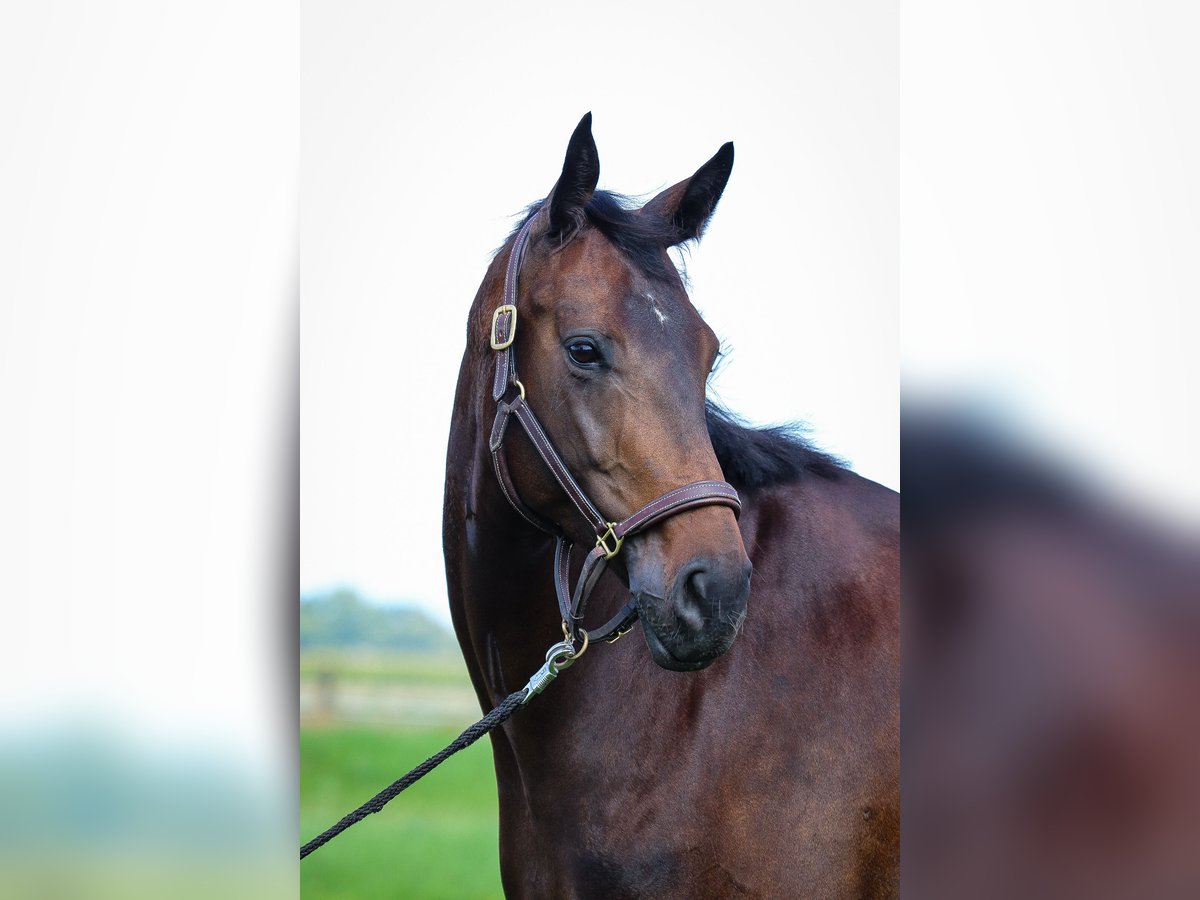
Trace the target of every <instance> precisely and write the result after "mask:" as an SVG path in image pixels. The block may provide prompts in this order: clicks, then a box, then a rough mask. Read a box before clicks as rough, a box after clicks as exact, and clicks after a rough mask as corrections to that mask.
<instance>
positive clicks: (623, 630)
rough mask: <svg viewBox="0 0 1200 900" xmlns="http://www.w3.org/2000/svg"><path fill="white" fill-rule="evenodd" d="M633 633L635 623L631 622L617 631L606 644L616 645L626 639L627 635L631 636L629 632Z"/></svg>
mask: <svg viewBox="0 0 1200 900" xmlns="http://www.w3.org/2000/svg"><path fill="white" fill-rule="evenodd" d="M631 631H633V622H630V623H629V624H628V625H622V626H620V627H619V628H618V629H617V632H616V634H614V635H613V636H612V637H610V638H609V639H608V640H607V641H605V642H604V643H606V644H615V643H616V642H617V641H619V640H620V639H621V638H623V637H625V635H627V634H629V632H631Z"/></svg>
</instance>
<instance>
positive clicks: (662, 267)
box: [497, 191, 679, 279]
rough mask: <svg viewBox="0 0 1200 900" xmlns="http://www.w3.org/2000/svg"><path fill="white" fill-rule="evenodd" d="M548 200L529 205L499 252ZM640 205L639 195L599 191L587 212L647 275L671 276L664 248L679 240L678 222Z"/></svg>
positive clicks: (588, 204)
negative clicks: (646, 211) (648, 213)
mask: <svg viewBox="0 0 1200 900" xmlns="http://www.w3.org/2000/svg"><path fill="white" fill-rule="evenodd" d="M545 202H546V201H545V200H538V201H537V202H535V203H531V204H529V206H527V207H526V208H525V213H524V214H523V215H522V216H521V218H520V220H519V221H518V222H517V224H516V225H515V226H514V227H513V230H512V232H510V233H509V235H508V237H507V238H505V239H504V244H503V245H501V247H500V248H499V249H498V250H497V252H500V250H503V249H504V247H505V246H507V245H508V243H509V241H511V240H512V239H513V238H514V237H515V236H516V234H517V232H518V231H520V230H521V226H522V225H524V224H525V223H526V222H528V221H529V220H530V219H531V218H533V216H534V215H536V214H537V211H538V210H539V209H541V208H542V204H543V203H545ZM638 205H639V203H638V200H637V198H635V197H629V196H627V195H625V194H617V193H614V192H613V191H595V192H594V193H593V194H592V198H591V199H590V200H589V201H588V203H587V206H586V207H584V214H585V215H586V217H587V221H588V224H590V225H592V226H593V227H594V228H595V229H596V230H597V231H599V232H600V233H601V234H603V235H604V236H605V237H606V238H607V239H608V240H609V242H610V243H612V244H613V245H614V246H615V247H616V248H617V249H618V250H620V251H621V252H622V253H624V254H625V256H626V258H627V259H629V261H630V262H632V263H633V264H634V265H635V266H636V267H637V268H638V270H639V271H640V272H641V273H642V274H643V275H646V276H648V277H650V278H655V279H661V278H670V277H672V276H673V275H675V273H676V270H675V268H674V264H673V263H672V262H671V259H670V257H669V256H667V255H666V254H665V253H663V248H664V247H667V246H670V245H672V244H675V243H676V242H677V241H678V237H679V236H678V235H677V234H676V232H675V226H673V225H672V224H671V223H670V222H667V221H666V220H664V219H659V218H657V217H656V216H639V215H638V214H637V207H638Z"/></svg>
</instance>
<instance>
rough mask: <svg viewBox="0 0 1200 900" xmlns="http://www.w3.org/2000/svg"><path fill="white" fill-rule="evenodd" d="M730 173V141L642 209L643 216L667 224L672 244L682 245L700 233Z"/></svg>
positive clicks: (731, 149)
mask: <svg viewBox="0 0 1200 900" xmlns="http://www.w3.org/2000/svg"><path fill="white" fill-rule="evenodd" d="M732 171H733V142H732V141H730V142H729V143H727V144H723V145H722V146H721V149H720V150H718V151H717V152H716V155H715V156H713V158H712V159H710V160H709V161H708V162H706V163H705V164H704V165H702V166H701V167H700V168H699V169H697V170H696V174H695V175H693V176H692V177H691V178H688V179H687V180H685V181H681V182H679V184H677V185H675V186H674V187H669V188H667V189H666V190H665V191H663V192H662V193H661V194H659V195H658V196H657V197H655V198H654V199H653V200H651V201H650V202H649V203H647V204H646V205H645V206H643V207H642V214H643V215H652V216H657V217H658V218H660V219H663V220H664V221H666V222H669V223H670V224H671V225H672V226H673V228H674V232H675V237H674V240H672V241H671V243H672V244H682V243H683V242H684V241H690V240H692V238H698V237H700V235H701V234H703V233H704V228H705V226H706V225H708V220H709V219H711V218H712V214H713V211H714V210H715V209H716V208H717V201H718V200H720V199H721V194H722V193H724V191H725V185H726V184H728V183H729V173H730V172H732Z"/></svg>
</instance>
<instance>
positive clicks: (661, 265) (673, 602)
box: [443, 113, 900, 898]
mask: <svg viewBox="0 0 1200 900" xmlns="http://www.w3.org/2000/svg"><path fill="white" fill-rule="evenodd" d="M732 166H733V145H732V144H731V143H730V144H726V145H724V146H722V147H721V148H720V150H719V151H718V152H717V153H716V155H714V156H713V157H712V158H711V159H710V160H709V161H708V162H706V163H705V164H704V165H703V166H701V167H700V168H699V169H698V170H697V171H696V172H695V173H694V174H693V175H692V176H691V177H690V178H688V179H685V180H684V181H681V182H679V183H678V184H675V185H674V186H672V187H670V188H668V189H666V190H664V191H662V192H661V193H659V194H658V195H657V196H655V197H654V198H653V199H651V200H649V201H648V202H647V203H645V204H643V205H641V206H636V205H635V204H634V202H633V201H632V200H630V199H629V198H627V197H624V196H622V195H616V194H612V193H609V192H606V191H602V190H598V189H597V184H598V180H599V157H598V154H597V150H596V144H595V140H594V138H593V137H592V131H591V114H590V113H589V114H588V115H586V116H584V118H583V119H582V120H581V121H580V123H579V125H578V126H577V128H576V129H575V131H574V133H573V134H572V136H571V138H570V140H569V142H568V146H567V152H566V156H565V158H564V162H563V168H562V171H561V173H560V175H559V177H558V180H557V181H556V182H555V184H554V186H553V188H552V190H551V192H550V194H549V195H548V196H547V197H546V199H545V200H543V201H541V202H538V203H534V204H532V205H531V206H530V207H529V208H528V209H527V211H526V214H525V217H524V219H523V220H522V221H521V222H520V223H519V225H518V228H517V229H516V230H515V231H514V233H513V234H511V235H510V236H509V238H508V239H507V240H506V242H505V243H504V244H503V245H502V247H501V248H500V250H499V251H498V252H497V254H496V256H495V258H494V260H493V261H492V263H491V265H490V266H489V268H488V270H487V272H486V274H485V276H484V278H483V281H482V283H481V285H480V287H479V290H478V292H477V293H476V296H475V299H474V302H473V303H472V305H471V309H470V313H469V316H468V323H467V343H466V349H465V351H464V354H463V358H462V365H461V369H460V373H459V378H458V386H457V392H456V396H455V400H454V409H453V414H452V424H451V428H450V436H449V443H448V450H447V465H446V486H445V505H444V517H443V540H444V551H445V562H446V574H447V584H448V592H449V601H450V609H451V613H452V618H453V623H454V628H455V632H456V635H457V637H458V641H459V643H460V645H461V648H462V652H463V655H464V658H465V660H466V664H467V667H468V670H469V673H470V677H471V680H472V683H473V685H474V689H475V691H476V693H477V694H478V698H479V702H480V705H481V707H482V708H483V709H485V710H488V709H492V708H493V707H495V706H496V705H497V704H498V703H500V702H501V701H502V700H503V699H504V698H506V697H508V696H510V694H511V693H512V692H514V691H517V690H518V689H520V687H521V686H522V685H523V684H524V683H525V681H526V679H527V678H528V677H529V675H530V674H532V673H533V672H534V671H535V670H537V669H538V667H539V666H540V665H542V663H543V660H544V658H545V653H546V647H547V645H548V644H549V643H551V642H552V641H554V640H557V639H558V638H559V637H560V636H561V635H562V634H564V633H568V634H569V635H570V637H571V638H572V640H574V639H575V638H579V637H580V636H581V635H582V639H583V640H584V642H585V643H584V645H583V647H582V648H580V647H579V646H578V645H575V644H571V643H569V644H568V645H569V646H574V648H575V649H574V650H573V652H572V653H571V654H570V658H571V659H575V657H577V656H582V658H580V659H578V660H577V661H576V662H575V665H574V666H573V667H572V668H571V669H570V670H569V671H567V672H563V673H562V674H561V675H560V676H559V677H558V678H557V680H556V681H554V683H553V685H552V686H550V687H549V688H547V690H546V693H545V694H544V695H542V696H541V697H540V698H539V699H538V700H537V701H536V702H532V703H530V704H529V705H528V706H527V707H525V708H523V709H522V710H521V711H520V712H519V713H518V714H517V715H515V716H513V717H512V718H511V719H509V720H508V721H507V722H505V723H504V725H503V726H502V727H501V728H498V729H496V730H495V731H493V732H492V734H491V741H492V750H493V755H494V763H495V771H496V781H497V790H498V794H499V806H500V867H501V879H502V882H503V888H504V891H505V894H506V895H507V896H510V897H555V898H569V897H578V898H583V897H604V898H620V897H664V898H673V897H680V898H705V897H733V896H738V897H743V896H744V897H894V896H896V895H897V894H898V885H899V825H900V791H899V775H900V772H899V769H900V766H899V731H900V728H899V668H900V661H899V652H900V617H899V497H898V495H897V494H896V493H895V492H893V491H891V490H889V489H887V488H885V487H883V486H881V485H879V484H876V483H874V482H871V481H869V480H867V479H865V478H863V477H860V476H859V475H857V474H855V473H854V472H852V471H851V470H850V469H849V468H848V467H846V466H845V465H843V464H842V463H840V462H839V461H837V460H835V459H833V458H832V457H830V456H828V455H826V454H824V453H822V452H821V451H819V450H818V449H816V448H814V447H812V446H810V445H809V444H808V443H806V442H805V441H804V440H803V439H802V438H800V437H799V436H798V433H797V432H796V431H795V430H794V429H789V428H786V427H784V428H780V427H776V428H767V429H761V428H754V427H750V426H749V425H747V424H745V423H744V422H743V421H742V420H741V419H739V418H738V417H736V416H734V415H733V414H731V413H728V412H727V411H725V410H724V409H722V408H721V407H719V406H718V405H717V404H715V403H713V402H711V401H710V400H709V399H708V398H707V397H706V389H707V384H708V377H709V375H710V373H711V370H712V367H713V365H714V362H715V360H716V359H717V357H718V351H719V346H718V340H717V338H716V336H715V334H714V332H713V331H712V329H711V328H710V327H709V326H708V325H707V324H706V323H705V322H704V320H703V319H702V318H701V316H700V314H699V313H698V312H697V310H696V309H695V307H693V306H692V304H691V301H690V300H689V298H688V295H687V292H686V290H685V287H684V284H683V281H682V279H681V277H680V274H679V271H678V269H677V268H676V266H675V264H674V263H673V262H672V259H671V256H670V254H669V253H668V250H669V248H671V247H677V246H680V245H684V244H689V243H692V242H695V241H697V240H698V239H699V237H700V236H701V234H702V232H703V231H704V229H705V226H706V225H707V224H708V222H709V220H710V219H711V217H712V215H713V213H714V211H715V209H716V206H717V203H718V201H719V200H720V198H721V195H722V193H723V192H724V190H725V187H726V184H727V182H728V180H729V176H730V172H731V171H732ZM518 244H519V245H520V246H519V248H518ZM516 249H519V251H520V252H517V253H514V250H516ZM510 270H511V271H512V272H516V273H518V274H519V277H516V276H515V275H513V274H510ZM514 278H516V280H515V286H513V284H514ZM506 286H507V287H509V288H510V289H511V291H512V296H511V297H506V296H505V291H506ZM506 300H511V301H512V302H511V310H509V311H502V307H505V306H506ZM510 318H511V320H512V321H511V322H509V323H508V324H507V325H505V326H504V327H503V328H499V327H498V325H497V323H498V321H504V322H508V320H509V319H510ZM518 323H519V324H518ZM497 347H501V348H504V349H503V350H502V351H498V350H497V349H495V348H497ZM498 352H505V353H508V352H511V353H513V354H514V358H515V360H519V364H520V369H521V377H520V379H519V380H518V379H516V378H515V377H513V376H512V374H511V373H509V377H508V380H507V381H503V382H502V379H501V378H500V377H499V376H498V375H497V374H496V372H497V371H498V369H499V368H501V366H499V365H498V364H497V354H498ZM514 365H515V362H514ZM493 387H495V390H493ZM518 390H519V397H520V400H521V401H522V402H523V403H526V404H527V407H528V408H529V409H533V410H536V412H537V414H538V416H539V417H540V420H539V421H540V422H542V423H544V430H545V434H544V441H540V442H539V441H537V440H534V439H531V438H530V437H529V436H528V434H529V432H523V431H522V430H521V429H518V428H509V429H508V431H507V432H506V435H507V436H506V437H503V446H502V447H500V448H499V449H498V450H497V446H496V431H497V429H499V430H500V431H502V432H503V425H500V424H498V423H499V422H500V421H501V420H504V419H506V418H507V416H506V415H505V413H506V412H507V411H508V410H507V407H506V406H504V404H507V403H510V402H512V403H515V402H517V391H518ZM501 394H502V396H498V395H501ZM498 410H499V412H500V414H498ZM547 453H549V454H551V455H555V456H557V457H558V458H559V459H560V460H561V462H562V467H563V468H565V469H566V470H568V471H569V473H570V474H572V475H573V476H574V478H575V479H577V481H578V489H579V492H583V493H586V495H587V496H588V497H589V498H591V500H592V501H593V502H594V506H595V508H596V509H597V510H602V511H603V513H604V515H605V516H609V515H611V516H628V515H629V514H630V513H631V512H633V511H634V510H639V509H640V508H644V507H645V506H646V505H648V504H653V503H655V502H658V501H655V500H654V499H653V498H660V499H661V498H662V497H664V496H668V497H669V496H672V495H674V494H675V493H677V492H678V491H679V489H680V485H694V484H701V485H710V486H719V485H725V486H726V487H728V486H729V485H732V488H731V489H729V493H732V491H733V490H734V489H736V499H731V498H730V497H728V496H726V495H725V494H724V493H722V491H723V490H724V488H720V487H710V488H706V490H709V491H710V494H709V495H708V499H706V500H702V501H701V502H700V503H699V504H698V505H695V506H692V507H689V508H686V509H683V510H681V511H677V512H676V514H674V515H670V516H669V517H666V518H662V519H660V520H658V521H656V522H654V524H652V525H651V526H649V527H645V528H644V529H642V530H640V531H638V532H637V533H626V536H625V538H624V541H623V545H622V541H621V540H616V541H615V549H614V538H615V537H616V535H615V534H614V533H612V527H613V526H614V525H616V523H612V522H610V523H608V526H609V529H610V533H609V534H607V535H603V534H599V535H598V534H596V533H593V531H598V530H599V527H602V525H601V526H599V527H596V528H593V527H592V525H591V524H590V523H589V522H587V521H585V520H584V517H583V516H581V515H580V511H581V507H580V504H579V502H578V499H577V498H574V497H573V496H572V491H571V490H570V489H569V487H568V485H566V484H564V483H562V478H561V477H560V474H561V473H559V471H558V469H556V468H555V467H554V466H552V465H550V463H549V461H548V460H547V459H546V455H547ZM501 463H502V464H501ZM739 508H740V511H739ZM628 521H629V520H626V523H627V522H628ZM624 525H625V523H622V526H621V527H624ZM617 530H618V531H619V530H620V528H618V529H617ZM556 541H557V544H556ZM578 542H583V544H584V546H591V544H592V542H595V543H596V549H595V550H593V552H592V554H591V555H589V556H588V557H587V558H586V559H579V558H577V555H572V554H569V553H568V554H567V557H568V558H567V559H565V560H564V559H561V558H556V556H559V557H561V548H562V547H563V546H566V547H568V548H569V547H570V546H571V545H572V544H573V543H578ZM556 546H557V547H558V550H556ZM610 552H611V554H612V556H611V557H609V554H610ZM600 556H603V557H605V558H607V559H608V566H607V574H605V575H604V576H602V577H596V578H595V580H594V584H590V585H589V588H590V590H591V599H590V604H591V613H589V618H594V619H595V620H597V621H603V620H604V619H607V618H609V617H613V616H615V619H616V620H621V621H620V623H619V624H620V627H615V628H611V627H610V628H607V629H600V631H603V632H604V633H603V635H602V636H604V637H609V639H610V640H611V641H612V643H601V642H600V641H599V640H595V639H594V640H592V641H591V645H590V649H589V648H588V645H587V643H586V641H587V629H584V628H582V627H581V628H580V629H579V631H578V632H576V630H575V623H572V622H568V621H567V619H568V618H569V617H570V615H572V614H573V613H574V608H570V609H567V610H566V611H564V607H563V606H562V604H561V602H558V598H557V596H556V595H557V592H556V577H555V576H553V575H552V574H551V573H552V572H553V571H556V570H559V568H560V566H561V568H562V571H563V572H564V575H563V577H564V578H567V579H568V580H569V577H570V576H571V575H574V576H575V577H576V578H578V577H579V576H580V575H581V574H586V573H585V572H584V569H586V567H587V566H589V565H590V564H591V562H592V560H593V559H595V558H599V557H600ZM622 610H628V611H629V614H628V615H626V616H625V618H624V619H621V616H622V612H621V611H622ZM637 624H640V626H641V627H640V631H641V634H642V637H643V638H644V640H642V641H638V640H637V639H636V638H625V639H623V640H617V638H619V637H621V636H622V635H623V634H625V633H626V632H627V631H629V630H630V629H631V628H632V629H636V625H637ZM596 633H597V632H596V631H593V632H592V636H593V638H594V637H595V636H596ZM585 650H586V654H584V651H585Z"/></svg>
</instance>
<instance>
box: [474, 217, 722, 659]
mask: <svg viewBox="0 0 1200 900" xmlns="http://www.w3.org/2000/svg"><path fill="white" fill-rule="evenodd" d="M536 218H537V215H536V214H535V215H533V216H530V218H529V221H527V222H526V223H525V224H524V225H523V226H522V227H521V230H520V231H518V232H517V236H516V239H515V240H514V241H513V245H512V250H510V251H509V254H508V265H507V268H506V269H505V272H504V303H503V304H502V305H501V306H499V307H497V308H496V310H495V311H494V312H493V313H492V326H491V345H492V349H493V350H495V351H496V374H495V377H494V378H493V380H492V399H493V400H494V401H496V419H495V422H494V424H493V425H492V434H491V440H490V441H489V446H490V448H491V452H492V463H493V465H494V467H495V469H496V477H497V478H498V479H499V481H500V487H501V489H502V490H503V491H504V496H505V497H507V498H508V502H509V503H510V504H512V507H513V509H515V510H516V511H517V512H518V513H520V514H521V516H522V517H523V518H525V519H526V521H528V522H529V523H530V524H531V525H534V526H535V527H537V528H539V529H541V530H542V531H545V532H547V533H549V534H552V535H554V537H555V540H556V542H557V543H556V546H555V549H554V589H555V593H556V594H557V595H558V608H559V612H560V613H561V614H562V619H563V633H564V636H565V637H566V638H567V640H568V641H569V642H571V643H572V644H573V643H574V640H575V638H576V637H577V636H582V638H583V647H584V648H586V647H587V644H588V642H589V641H600V640H605V641H609V642H610V643H611V642H613V641H615V640H617V639H618V638H620V637H621V636H622V635H624V634H626V633H627V632H628V631H629V630H630V629H632V628H633V624H634V622H636V621H637V616H638V611H637V601H636V599H634V598H632V597H631V598H630V599H629V601H628V602H627V603H626V604H625V605H624V606H623V607H622V608H621V611H620V612H618V613H617V614H616V615H615V616H613V617H612V618H611V619H610V620H609V621H608V622H606V623H605V624H604V625H602V626H601V627H599V628H597V629H594V630H591V631H589V630H587V629H585V628H583V615H584V611H585V608H586V606H587V600H588V596H589V595H590V594H591V592H592V589H593V588H594V587H595V586H596V582H597V581H598V580H599V578H600V575H601V574H602V573H603V572H604V568H605V565H606V564H607V562H608V561H609V560H610V559H612V558H613V557H614V556H616V555H617V553H619V552H620V550H621V545H622V543H624V540H625V538H627V537H629V536H630V535H633V534H637V533H638V532H640V531H645V530H646V529H648V528H650V527H651V526H652V525H655V524H657V523H658V522H661V521H662V520H663V519H665V518H667V517H668V516H673V515H676V514H678V513H681V512H684V511H685V510H689V509H694V508H696V507H698V506H710V505H713V504H719V505H722V506H728V507H730V508H732V509H733V511H734V514H735V515H736V514H738V513H740V512H741V508H742V506H741V502H740V501H739V499H738V493H737V490H736V489H735V488H734V487H733V485H731V484H727V483H726V482H724V481H697V482H693V483H692V484H686V485H684V486H683V487H678V488H675V489H674V490H671V491H667V492H666V493H665V494H663V495H662V496H661V497H657V498H655V499H654V500H651V501H650V502H649V503H647V504H646V505H645V506H643V507H642V508H641V509H639V510H638V511H637V512H635V513H633V514H632V515H631V516H629V517H628V518H626V519H624V520H622V521H619V522H613V521H609V520H608V519H606V518H605V517H604V516H603V515H601V514H600V512H599V511H598V510H597V509H596V505H595V504H594V503H592V501H591V499H590V498H589V497H588V495H587V494H586V493H585V492H584V490H583V488H582V487H580V486H579V483H578V482H577V481H576V480H575V479H574V478H573V477H572V475H571V472H570V470H569V469H568V468H567V466H566V464H565V463H564V462H563V460H562V457H561V456H559V454H558V451H557V450H555V449H554V445H553V444H552V443H551V442H550V438H549V437H547V435H546V430H545V429H544V428H543V427H542V424H541V422H539V421H538V418H537V416H536V415H534V413H533V410H532V409H530V407H529V404H528V402H527V401H526V398H525V386H524V385H523V384H521V382H520V381H519V380H518V379H517V361H516V357H515V355H514V352H513V351H514V348H513V341H514V339H515V338H516V331H517V275H518V272H519V270H520V268H521V258H522V256H523V255H524V253H525V247H526V245H527V244H528V242H529V231H530V228H531V226H532V225H533V221H534V219H536ZM513 416H516V418H517V421H518V422H520V423H521V427H522V428H523V429H524V430H525V433H526V434H527V435H528V436H529V440H530V441H531V442H532V443H533V446H534V449H536V450H537V452H538V455H539V456H540V457H541V458H542V461H543V462H544V463H545V465H546V468H547V469H549V470H550V474H551V475H553V476H554V479H555V481H557V482H558V484H559V486H561V487H562V489H563V491H564V492H565V493H566V495H567V496H568V497H569V498H570V500H571V502H572V503H573V504H574V505H575V508H576V509H577V510H579V514H580V515H581V516H583V518H584V519H585V520H586V521H587V523H588V525H589V526H590V527H591V528H592V530H593V531H594V532H595V533H596V546H595V547H593V548H592V550H591V552H590V553H588V555H587V557H586V558H585V559H584V561H583V569H582V571H581V572H580V574H579V578H578V580H577V581H576V582H575V588H574V590H572V589H571V574H570V569H571V550H572V547H573V545H572V543H571V541H570V540H569V539H568V538H567V537H566V535H565V534H564V533H563V530H562V529H561V528H559V527H558V526H557V525H555V524H554V523H553V522H551V521H549V520H547V519H546V518H544V517H543V516H540V515H539V514H538V513H536V512H535V511H534V510H532V509H530V508H529V507H528V506H527V505H526V504H525V503H524V501H522V500H521V498H520V495H519V494H518V493H517V489H516V486H515V485H514V484H513V480H512V476H511V475H510V474H509V471H508V462H507V460H506V458H505V454H504V434H505V430H506V429H507V427H508V422H509V419H510V418H511V417H513ZM578 653H579V654H582V653H583V649H582V648H581V649H580V650H579V651H578ZM577 655H578V654H577Z"/></svg>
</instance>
